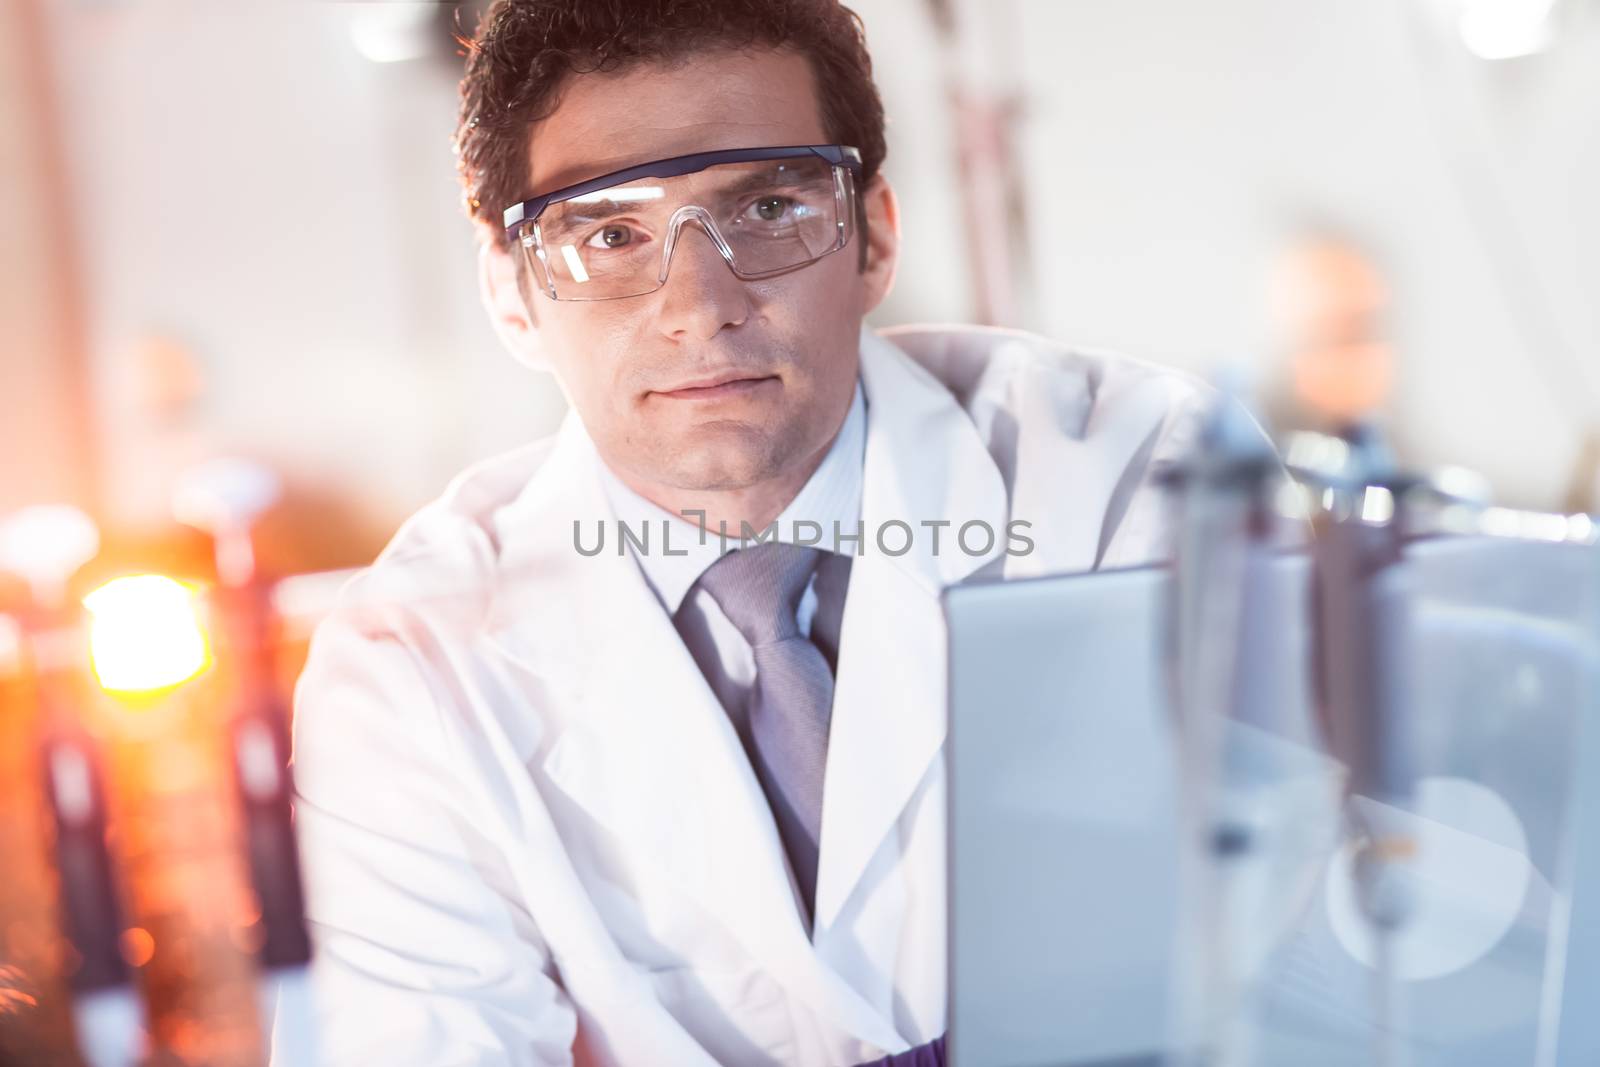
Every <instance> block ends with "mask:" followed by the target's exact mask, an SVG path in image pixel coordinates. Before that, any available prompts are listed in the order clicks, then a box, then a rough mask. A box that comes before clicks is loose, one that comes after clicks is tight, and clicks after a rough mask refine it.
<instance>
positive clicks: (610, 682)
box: [493, 413, 896, 1048]
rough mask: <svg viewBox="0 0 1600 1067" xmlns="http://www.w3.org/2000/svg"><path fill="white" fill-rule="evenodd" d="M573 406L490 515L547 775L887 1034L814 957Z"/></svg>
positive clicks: (778, 957) (802, 981)
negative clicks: (589, 552) (541, 711)
mask: <svg viewBox="0 0 1600 1067" xmlns="http://www.w3.org/2000/svg"><path fill="white" fill-rule="evenodd" d="M598 462H599V459H598V457H597V456H596V455H595V454H594V452H593V445H592V443H591V442H590V441H589V440H588V438H587V435H586V433H585V432H584V430H583V427H582V423H581V422H580V421H579V420H578V418H577V416H576V415H575V414H571V413H569V415H568V416H567V420H566V422H565V423H563V426H562V429H561V432H560V434H559V435H558V438H557V442H556V445H555V451H554V452H553V453H552V455H551V456H550V457H549V458H548V459H547V460H546V462H545V465H544V466H543V467H542V468H541V469H540V471H539V472H538V474H536V476H535V477H534V479H533V480H532V481H531V482H530V484H529V487H528V488H527V489H526V490H525V491H524V493H523V494H522V496H521V497H519V498H518V499H517V500H516V501H515V502H513V503H512V504H511V505H509V506H508V507H507V508H506V509H505V510H504V511H503V512H502V513H501V516H500V521H499V523H498V526H499V529H500V532H501V536H502V538H503V541H502V552H501V561H502V562H501V566H502V569H503V576H502V579H501V581H500V583H499V588H500V590H501V592H500V593H499V595H498V596H497V600H496V604H495V609H494V612H493V618H494V620H495V622H494V626H495V630H496V632H495V635H494V640H495V642H496V644H497V645H498V646H499V647H500V648H501V650H502V651H503V652H504V653H505V654H506V655H508V656H509V657H510V658H511V659H513V660H514V661H515V662H517V663H518V664H519V665H520V666H521V667H522V668H523V669H525V670H526V671H527V672H528V673H529V674H530V675H531V676H532V679H531V685H532V686H533V687H534V688H535V690H536V691H537V690H542V691H543V693H544V694H545V698H546V699H545V700H544V701H543V703H546V704H547V705H548V706H551V707H554V708H559V709H560V711H559V714H560V716H561V719H562V721H561V724H560V729H561V731H562V732H561V735H560V737H559V738H558V739H557V740H556V741H555V742H554V743H553V745H552V746H551V748H550V750H549V752H548V754H547V756H546V757H545V760H544V769H545V771H546V772H547V773H548V774H549V776H550V778H551V779H552V780H553V781H554V782H555V783H556V784H557V785H558V786H559V787H560V788H561V790H562V791H563V792H565V793H566V794H567V795H568V796H570V797H571V798H572V799H573V800H574V801H575V802H576V803H577V804H579V805H580V806H581V807H583V808H584V810H585V811H587V812H588V813H589V814H590V815H591V816H593V817H594V818H595V819H596V820H597V821H598V822H599V823H600V824H602V825H604V826H605V827H606V828H607V829H608V830H609V831H610V832H611V833H613V834H614V835H616V838H617V842H618V844H617V847H618V849H619V850H620V851H622V852H624V853H626V854H628V855H639V856H643V857H646V859H647V862H649V863H651V864H653V865H655V866H658V867H660V868H661V869H663V870H665V871H666V872H668V873H669V875H670V876H671V877H672V878H673V879H674V880H676V881H677V882H678V883H679V884H680V885H681V886H682V887H683V888H684V890H685V891H686V893H687V895H688V897H689V898H690V899H693V900H695V901H698V902H700V904H701V905H702V906H703V907H704V909H705V912H706V914H707V916H708V917H710V918H711V920H712V921H718V922H722V923H724V924H726V925H727V926H728V927H729V928H730V929H731V930H732V932H733V933H734V935H735V936H737V937H738V938H739V939H740V940H741V941H742V942H743V943H744V944H745V946H746V947H747V948H748V950H749V951H750V952H751V954H752V955H753V956H754V957H755V958H756V959H758V960H759V961H760V962H761V964H762V965H763V966H764V967H765V968H766V969H767V970H768V971H769V972H770V973H771V974H773V975H774V976H775V977H776V978H777V979H778V980H779V981H780V982H782V983H783V984H784V985H785V986H786V987H787V988H789V989H791V990H792V991H793V992H794V993H795V994H796V995H798V996H800V997H801V998H803V999H805V1000H806V1001H807V1002H808V1003H810V1004H811V1006H812V1007H813V1009H814V1010H816V1011H817V1012H818V1013H819V1015H821V1016H823V1017H825V1018H829V1019H831V1020H833V1021H834V1022H835V1023H836V1024H837V1025H839V1026H841V1027H842V1028H844V1029H846V1030H848V1031H849V1032H850V1033H852V1034H854V1035H855V1036H857V1037H858V1038H860V1039H862V1040H865V1041H868V1042H870V1043H872V1044H874V1045H877V1046H879V1047H885V1048H892V1047H894V1045H893V1042H894V1041H895V1040H896V1036H895V1033H894V1030H893V1029H892V1027H890V1026H889V1024H888V1023H887V1021H886V1020H884V1019H883V1017H882V1016H881V1015H879V1013H878V1012H876V1011H875V1010H874V1009H872V1008H871V1007H870V1006H869V1005H868V1004H867V1002H866V1001H865V1000H863V999H862V998H861V996H860V995H859V994H858V993H856V992H855V991H854V990H853V989H852V988H851V987H850V986H849V985H847V984H846V983H845V982H844V981H842V980H841V979H840V978H839V977H838V976H837V975H836V974H834V972H833V971H831V970H830V969H828V968H827V967H826V966H825V965H823V964H822V963H821V962H820V961H819V960H818V958H817V956H816V954H815V952H814V951H813V949H812V946H811V943H810V940H809V939H808V937H807V934H806V931H805V929H804V927H803V926H802V924H801V922H800V918H799V915H798V913H797V911H796V907H795V901H794V895H793V890H792V888H791V885H790V881H789V876H788V873H787V869H786V866H785V861H784V858H783V853H782V851H781V848H782V846H781V844H780V842H779V839H778V837H777V833H776V830H775V829H774V825H773V821H772V817H771V815H770V814H769V811H768V807H767V804H766V799H765V796H764V794H763V793H762V792H761V789H760V786H759V784H758V783H757V781H756V779H755V776H754V774H753V773H752V771H751V769H750V765H749V761H748V759H747V758H746V756H745V754H744V750H743V748H742V746H741V745H740V743H739V740H738V736H737V734H736V733H735V732H734V730H733V727H732V725H731V724H730V723H729V721H728V718H727V715H726V713H725V712H724V710H723V708H722V706H721V704H720V703H719V702H718V701H717V699H716V697H715V695H714V694H713V692H712V691H711V689H710V687H709V685H707V683H706V681H705V679H704V676H703V675H702V674H701V673H700V670H699V668H698V667H697V666H696V664H695V662H694V660H693V658H692V657H691V656H690V654H689V652H688V650H687V649H686V648H685V647H684V645H683V643H682V641H681V639H680V637H679V635H678V633H677V630H676V629H675V628H674V627H673V625H672V622H671V620H670V619H669V618H668V616H667V614H666V612H665V611H664V610H663V609H662V607H661V604H660V602H659V601H657V600H656V599H655V596H654V594H653V593H652V592H651V591H650V589H649V586H648V585H647V584H646V582H645V580H644V578H643V575H642V574H641V573H640V572H639V569H638V566H637V564H636V563H635V561H634V560H633V559H631V558H629V557H628V556H627V555H625V554H619V553H618V546H617V544H616V543H615V537H614V536H609V537H608V539H607V541H606V544H605V548H604V550H603V551H601V552H600V553H599V554H597V555H593V556H584V555H581V554H580V553H579V552H578V551H577V549H576V548H575V547H574V540H573V537H574V535H573V523H574V521H575V520H576V521H578V522H580V523H581V524H582V527H581V529H582V542H583V544H584V545H585V547H586V548H592V547H593V545H594V543H595V536H596V534H595V529H596V523H597V522H601V521H604V522H605V523H606V525H607V527H608V533H609V534H613V535H614V534H615V525H614V520H613V517H612V512H611V509H610V506H609V503H608V502H607V501H606V499H605V496H604V492H603V489H602V488H601V486H600V483H599V482H598V480H597V477H596V471H595V469H594V466H593V464H595V463H598Z"/></svg>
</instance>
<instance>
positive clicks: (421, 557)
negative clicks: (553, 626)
mask: <svg viewBox="0 0 1600 1067" xmlns="http://www.w3.org/2000/svg"><path fill="white" fill-rule="evenodd" d="M555 442H556V435H555V434H551V435H550V436H547V437H544V438H541V439H540V440H538V441H534V442H531V443H529V444H526V445H522V446H519V447H517V448H514V449H512V450H510V451H507V452H502V453H499V454H497V455H494V456H490V457H488V458H486V459H482V460H479V461H478V462H476V463H474V464H472V465H471V466H469V467H467V468H466V469H465V470H463V471H461V472H460V473H459V474H457V475H456V476H455V477H454V478H452V479H451V480H450V482H449V484H448V485H447V486H446V487H445V489H444V491H443V492H442V493H440V494H439V496H437V497H436V498H434V499H433V500H431V501H429V502H428V503H427V504H424V505H423V506H422V507H420V508H418V509H417V510H416V511H415V512H413V513H412V514H411V516H410V517H408V518H407V519H406V520H405V521H404V522H403V523H402V524H401V525H400V527H399V529H398V530H397V531H396V532H395V534H394V536H393V537H392V538H390V540H389V543H388V544H387V545H385V546H384V548H383V550H382V551H381V552H380V553H379V554H378V556H377V558H376V559H375V560H374V561H373V563H372V564H371V565H370V566H368V567H366V568H364V569H362V570H361V571H358V572H357V573H356V574H355V575H354V576H353V577H352V578H351V579H350V581H349V582H347V583H346V585H345V587H344V589H343V590H342V591H341V593H340V596H339V604H338V608H339V610H340V611H341V612H342V613H343V614H344V615H345V617H346V621H349V622H355V623H359V624H361V625H362V627H363V628H372V627H375V628H380V629H391V628H393V627H394V626H395V624H396V620H398V619H400V618H406V617H412V618H414V617H416V616H418V615H426V616H429V617H431V618H433V619H435V620H438V619H441V618H450V617H454V618H455V619H457V620H458V621H460V620H463V619H464V618H467V619H470V618H475V617H478V616H481V614H482V612H483V611H484V610H485V609H486V608H487V606H488V603H489V600H490V599H491V598H492V595H493V591H494V589H493V585H494V578H495V573H496V567H497V566H498V561H499V556H500V547H501V546H500V539H499V533H498V529H497V524H496V522H495V517H496V515H497V514H498V513H499V512H500V510H501V509H502V508H504V507H506V506H507V505H509V504H511V503H512V502H513V501H515V500H516V499H517V497H518V496H519V495H520V494H521V493H522V492H523V491H525V489H526V488H527V486H528V484H529V482H531V481H532V480H533V479H534V477H535V476H536V475H537V474H538V472H539V470H540V468H541V467H542V466H543V465H544V464H545V461H546V460H547V459H548V458H549V455H550V453H551V451H552V449H553V448H554V446H555Z"/></svg>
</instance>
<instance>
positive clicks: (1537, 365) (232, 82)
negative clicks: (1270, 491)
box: [0, 0, 1600, 571]
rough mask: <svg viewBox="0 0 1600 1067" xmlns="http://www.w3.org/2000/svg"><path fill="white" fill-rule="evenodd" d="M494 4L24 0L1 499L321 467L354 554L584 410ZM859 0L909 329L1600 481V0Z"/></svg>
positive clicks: (1534, 493)
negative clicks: (530, 228)
mask: <svg viewBox="0 0 1600 1067" xmlns="http://www.w3.org/2000/svg"><path fill="white" fill-rule="evenodd" d="M481 6H482V4H481V3H479V2H477V0H466V2H463V3H460V4H455V3H413V2H367V3H328V2H310V0H304V2H294V0H275V2H272V3H213V2H200V0H7V3H6V4H5V5H4V6H3V7H0V11H3V14H0V157H3V159H4V164H5V168H4V174H5V182H6V190H5V196H4V197H0V219H3V232H4V235H5V236H4V240H3V242H0V283H3V285H0V293H3V295H0V301H3V321H4V322H5V326H6V328H5V336H4V341H3V347H0V371H3V381H4V384H5V388H4V389H3V390H0V448H3V449H4V453H5V455H6V457H7V460H6V462H5V464H4V472H5V473H4V476H3V480H0V510H5V509H9V508H13V507H15V506H18V505H21V504H24V503H36V502H41V501H56V500H61V501H65V502H71V503H75V504H78V505H80V506H84V507H87V508H89V509H90V510H91V511H92V512H93V513H94V514H96V515H97V516H98V517H99V519H100V521H101V526H102V530H106V529H110V530H113V531H121V532H122V534H123V536H125V537H127V538H131V539H134V540H137V538H138V536H139V531H141V530H143V529H146V528H154V527H156V526H159V525H161V524H164V523H167V522H168V521H169V519H168V505H167V502H168V499H169V489H170V483H171V482H172V479H173V478H174V477H175V476H176V474H177V473H178V472H179V471H180V470H182V469H183V468H185V467H186V466H189V465H192V464H193V463H194V462H196V461H197V460H199V459H203V458H206V457H210V456H214V455H218V454H227V455H238V456H245V457H249V458H253V459H257V460H261V461H265V462H267V463H269V464H271V465H273V466H274V467H276V468H277V469H278V470H279V472H280V473H281V475H282V476H283V478H284V480H285V483H286V485H287V487H288V494H287V496H286V498H285V502H284V504H283V505H282V506H281V507H280V508H279V509H277V512H276V513H275V514H274V516H273V518H272V521H271V522H270V523H269V524H268V525H267V527H266V528H264V530H263V535H262V536H263V537H264V540H265V545H264V547H263V548H262V552H263V554H264V556H265V561H266V562H267V563H268V564H269V565H270V566H271V567H272V568H273V569H276V570H279V571H303V570H309V569H316V568H323V567H331V566H340V565H354V564H360V563H363V562H366V561H367V560H369V559H370V558H371V557H372V556H373V554H374V553H375V552H376V551H377V550H378V548H380V547H381V546H382V544H383V543H384V542H385V540H386V539H387V537H388V536H389V535H390V534H391V533H392V532H393V529H394V528H395V526H396V525H397V524H398V522H399V521H400V520H401V519H403V518H404V516H405V515H407V514H408V513H409V512H410V511H412V510H413V509H415V508H416V507H418V506H419V505H421V504H422V503H424V502H425V501H427V500H428V499H430V498H431V497H433V496H434V495H436V494H437V493H438V492H439V491H440V490H441V489H442V488H443V486H444V484H445V483H446V482H447V480H448V479H449V478H450V476H451V475H452V474H454V473H455V472H456V471H458V470H460V469H461V468H462V467H463V466H465V465H466V464H468V463H470V462H471V461H473V460H474V459H477V458H479V457H482V456H486V455H489V454H491V453H494V452H496V451H498V450H502V449H505V448H509V447H511V446H514V445H516V444H518V443H520V442H523V441H526V440H530V439H533V438H536V437H538V436H540V435H542V434H544V433H546V432H548V431H549V430H551V429H552V428H553V427H554V426H555V424H556V423H557V422H558V420H559V418H560V415H561V412H562V409H563V401H562V400H561V397H560V395H559V392H558V391H557V389H556V388H555V386H554V383H553V382H552V381H551V380H548V379H546V378H543V377H541V376H539V375H537V374H535V373H534V372H530V371H527V370H525V369H522V368H521V367H519V366H517V365H516V364H514V363H513V362H512V361H511V360H510V358H508V357H507V356H506V355H505V354H504V353H503V352H502V351H501V350H500V349H499V347H498V345H497V343H496V341H495V340H494V338H493V336H492V334H491V333H490V330H489V327H488V325H487V322H486V320H485V317H484V315H483V313H482V311H481V309H480V307H479V304H478V301H477V295H476V289H475V281H474V263H473V244H472V242H473V235H472V232H471V230H470V228H469V226H468V224H467V223H466V221H465V217H464V215H463V214H462V212H461V211H460V208H459V191H458V187H457V185H456V180H455V173H454V165H453V164H454V160H453V157H452V155H451V152H450V140H449V139H450V134H451V130H452V126H453V121H454V115H455V107H456V102H455V93H454V85H455V82H456V80H457V79H458V77H459V71H460V66H461V62H462V58H461V55H460V54H459V53H460V46H459V45H458V44H457V43H456V42H455V41H454V40H453V39H452V33H453V32H455V31H456V29H457V26H458V24H459V25H464V26H466V27H469V28H470V27H471V26H473V25H475V23H476V18H477V15H478V12H479V10H480V9H481ZM854 6H855V8H856V10H857V11H858V12H859V13H860V15H861V17H862V19H863V21H864V23H865V26H866V30H867V35H868V39H869V43H870V46H871V48H872V51H873V54H874V57H875V60H876V69H877V73H878V80H879V84H880V86H881V89H882V92H883V95H884V98H885V102H886V105H887V110H888V115H889V119H890V127H889V135H890V136H889V140H890V154H889V160H888V164H887V173H888V175H889V177H890V178H891V180H892V181H893V182H894V183H895V185H896V187H897V188H898V190H899V193H900V196H901V198H902V202H903V208H904V219H905V256H904V265H903V267H902V271H901V275H900V278H899V282H898V287H897V289H896V292H895V294H894V296H893V297H892V299H891V300H890V301H889V302H888V303H887V305H885V306H884V307H883V308H882V309H880V311H879V312H878V313H877V314H876V315H875V321H876V323H877V324H879V325H888V324H895V323H903V322H914V321H928V320H952V319H954V320H966V321H974V322H998V323H1002V324H1006V325H1014V326H1019V327H1023V328H1027V329H1032V330H1037V331H1040V332H1043V333H1046V334H1049V335H1052V336H1054V337H1056V338H1059V339H1061V340H1064V341H1067V342H1069V343H1073V344H1078V345H1084V346H1096V347H1110V348H1115V349H1119V350H1122V351H1125V352H1128V353H1130V354H1133V355H1137V356H1141V357H1144V358H1148V359H1153V360H1157V361H1160V362H1163V363H1169V364H1173V365H1177V366H1182V367H1185V368H1190V369H1193V370H1195V371H1198V372H1206V371H1209V370H1210V369H1212V368H1214V367H1215V366H1217V365H1218V364H1220V363H1224V362H1227V363H1233V364H1237V365H1241V366H1244V367H1246V368H1248V369H1249V370H1250V371H1251V372H1252V376H1253V379H1252V380H1253V382H1254V384H1255V387H1256V389H1257V391H1258V397H1259V398H1260V399H1261V400H1262V402H1263V405H1264V407H1265V409H1266V411H1267V413H1268V414H1269V416H1270V417H1272V418H1273V419H1274V421H1276V422H1278V423H1279V428H1280V429H1281V428H1283V427H1284V426H1285V425H1289V424H1299V423H1305V422H1314V421H1316V419H1317V418H1318V417H1326V416H1327V415H1328V413H1329V411H1330V410H1332V411H1335V412H1336V411H1337V409H1339V408H1340V407H1341V405H1345V406H1357V407H1362V406H1371V405H1373V404H1377V405H1379V406H1381V407H1382V408H1383V410H1385V411H1386V413H1387V416H1388V419H1389V422H1390V426H1391V430H1392V432H1393V434H1394V436H1395V438H1396V440H1397V442H1398V443H1399V445H1400V447H1401V449H1402V451H1403V453H1404V456H1403V458H1404V459H1405V460H1406V461H1408V462H1412V463H1419V464H1424V465H1432V464H1436V463H1440V462H1444V461H1449V462H1452V463H1457V464H1462V465H1465V466H1468V467H1472V468H1475V469H1477V470H1479V471H1481V472H1482V473H1484V474H1486V475H1487V476H1488V477H1489V478H1490V480H1491V482H1492V484H1493V486H1494V488H1495V491H1496V494H1497V496H1498V497H1499V498H1500V499H1501V500H1503V501H1505V502H1509V503H1513V504H1518V505H1524V506H1537V507H1543V508H1568V509H1582V510H1590V509H1593V508H1594V506H1595V495H1596V490H1597V481H1600V359H1597V358H1596V355H1597V353H1600V302H1597V301H1596V300H1595V299H1594V294H1595V293H1596V292H1597V291H1600V241H1597V240H1596V238H1600V196H1597V195H1596V193H1595V190H1597V189H1600V4H1596V3H1593V2H1589V0H1341V2H1339V3H1312V2H1310V0H1207V2H1204V3H1194V2H1191V0H1121V2H1119V3H1115V4H1110V3H1090V2H1088V0H981V2H980V0H857V2H856V3H855V4H854ZM964 219H976V220H979V221H980V225H979V226H977V227H968V226H965V225H963V220H964ZM970 232H980V233H983V234H985V235H986V240H985V241H984V242H983V243H982V247H976V248H964V247H962V245H961V242H962V241H963V240H964V237H963V235H964V234H966V233H970ZM1352 383H1355V384H1352ZM1352 390H1353V394H1354V395H1350V394H1351V393H1352Z"/></svg>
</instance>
